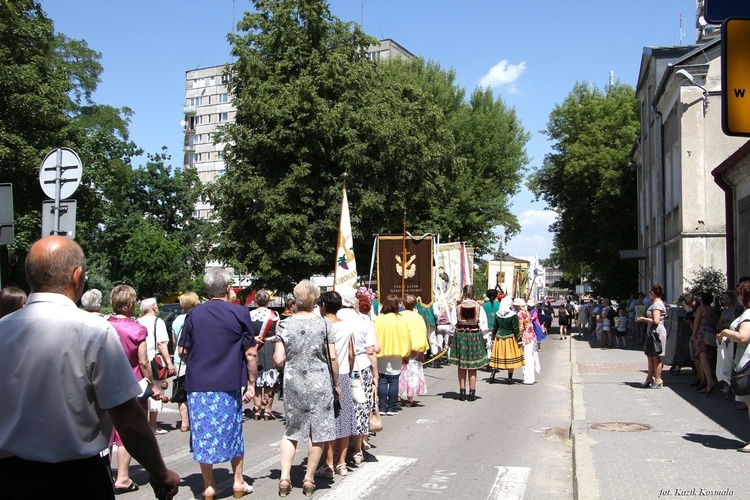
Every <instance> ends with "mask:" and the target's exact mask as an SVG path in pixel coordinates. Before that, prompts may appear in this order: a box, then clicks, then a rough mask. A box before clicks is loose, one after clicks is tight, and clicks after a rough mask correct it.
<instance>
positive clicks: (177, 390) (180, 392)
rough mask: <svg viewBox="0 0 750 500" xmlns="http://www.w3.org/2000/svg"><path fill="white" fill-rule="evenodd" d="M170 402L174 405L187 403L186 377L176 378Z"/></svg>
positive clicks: (173, 382)
mask: <svg viewBox="0 0 750 500" xmlns="http://www.w3.org/2000/svg"><path fill="white" fill-rule="evenodd" d="M170 401H172V402H173V403H177V404H180V403H185V402H187V392H185V375H180V376H179V377H175V379H174V380H173V381H172V397H171V398H170Z"/></svg>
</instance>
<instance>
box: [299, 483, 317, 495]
mask: <svg viewBox="0 0 750 500" xmlns="http://www.w3.org/2000/svg"><path fill="white" fill-rule="evenodd" d="M302 493H304V494H305V496H306V497H311V496H313V493H315V483H313V482H312V481H310V480H309V479H305V480H304V481H302Z"/></svg>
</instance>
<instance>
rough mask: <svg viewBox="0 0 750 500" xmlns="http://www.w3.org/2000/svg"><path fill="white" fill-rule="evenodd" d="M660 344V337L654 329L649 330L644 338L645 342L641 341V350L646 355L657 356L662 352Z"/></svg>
mask: <svg viewBox="0 0 750 500" xmlns="http://www.w3.org/2000/svg"><path fill="white" fill-rule="evenodd" d="M663 349H664V348H663V347H662V345H661V338H660V337H659V333H658V332H657V331H656V330H651V332H650V333H649V334H648V337H647V338H646V342H644V343H643V352H645V353H646V356H659V355H661V353H662V352H663Z"/></svg>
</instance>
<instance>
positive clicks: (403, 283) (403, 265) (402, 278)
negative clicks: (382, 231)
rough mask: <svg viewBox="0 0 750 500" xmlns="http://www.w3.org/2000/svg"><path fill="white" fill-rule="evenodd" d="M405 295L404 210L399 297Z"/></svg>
mask: <svg viewBox="0 0 750 500" xmlns="http://www.w3.org/2000/svg"><path fill="white" fill-rule="evenodd" d="M405 295H406V210H404V232H403V234H402V236H401V298H402V299H403V298H404V296H405Z"/></svg>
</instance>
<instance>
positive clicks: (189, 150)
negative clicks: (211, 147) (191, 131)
mask: <svg viewBox="0 0 750 500" xmlns="http://www.w3.org/2000/svg"><path fill="white" fill-rule="evenodd" d="M186 128H187V127H186ZM191 137H192V136H191ZM183 150H184V151H185V152H186V153H195V144H192V143H191V141H185V147H184V148H183Z"/></svg>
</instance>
